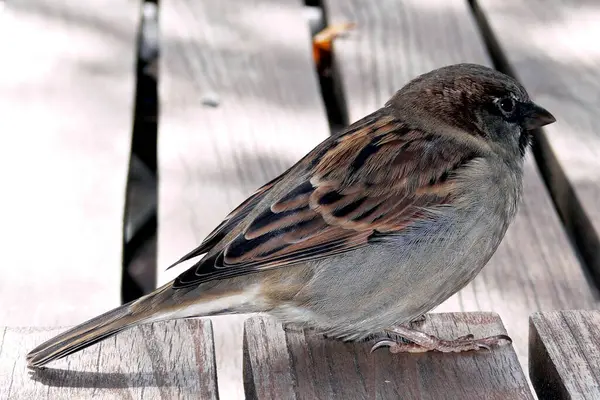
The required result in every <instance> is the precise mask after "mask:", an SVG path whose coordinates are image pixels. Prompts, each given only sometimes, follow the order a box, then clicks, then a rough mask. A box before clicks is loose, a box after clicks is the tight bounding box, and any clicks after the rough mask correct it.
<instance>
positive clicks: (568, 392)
mask: <svg viewBox="0 0 600 400" xmlns="http://www.w3.org/2000/svg"><path fill="white" fill-rule="evenodd" d="M529 326H530V333H529V359H530V363H529V376H530V378H531V381H532V383H533V386H534V387H535V390H536V392H537V394H538V397H539V398H540V399H556V400H563V399H565V400H566V399H590V400H591V399H598V398H600V363H598V360H600V311H597V310H593V311H592V310H577V311H553V312H543V313H535V314H533V315H532V316H531V318H530V320H529Z"/></svg>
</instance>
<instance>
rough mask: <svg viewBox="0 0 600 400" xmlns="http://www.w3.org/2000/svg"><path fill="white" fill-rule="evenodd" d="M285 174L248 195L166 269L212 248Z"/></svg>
mask: <svg viewBox="0 0 600 400" xmlns="http://www.w3.org/2000/svg"><path fill="white" fill-rule="evenodd" d="M284 175H285V174H282V175H279V176H278V177H276V178H275V179H273V180H271V181H269V182H268V183H266V184H264V185H263V186H261V187H260V188H259V189H257V190H256V191H255V192H254V193H253V194H252V195H250V197H248V198H247V199H246V200H244V201H243V202H242V204H240V205H239V206H237V207H236V208H235V209H234V210H233V211H231V212H230V213H229V214H228V215H227V216H226V217H225V219H224V220H223V221H222V222H221V223H220V224H219V225H218V226H217V227H216V228H215V229H214V230H213V231H212V232H211V233H209V234H208V236H207V237H206V238H205V239H204V241H202V243H201V244H200V246H198V247H196V248H195V249H194V250H192V251H190V252H189V253H187V254H186V255H185V256H183V257H181V258H180V259H179V260H177V261H176V262H175V263H173V264H171V265H170V266H168V267H167V270H168V269H171V268H173V267H174V266H176V265H178V264H181V263H182V262H184V261H187V260H191V259H192V258H194V257H197V256H199V255H202V254H204V253H206V252H208V251H209V250H210V249H212V248H213V247H214V246H215V245H216V244H218V243H219V242H220V241H221V240H223V238H224V237H225V236H226V235H227V234H228V233H229V232H230V230H231V229H232V228H233V227H234V226H236V225H237V224H238V223H239V222H241V221H242V220H243V219H244V218H245V217H246V216H247V215H248V213H249V212H250V211H252V209H253V208H254V207H255V206H256V205H257V204H258V203H259V202H260V201H261V200H262V199H263V198H264V196H265V194H266V193H267V192H268V191H269V189H271V188H272V187H273V186H274V185H275V184H276V183H277V182H279V181H280V180H281V179H282V178H283V176H284Z"/></svg>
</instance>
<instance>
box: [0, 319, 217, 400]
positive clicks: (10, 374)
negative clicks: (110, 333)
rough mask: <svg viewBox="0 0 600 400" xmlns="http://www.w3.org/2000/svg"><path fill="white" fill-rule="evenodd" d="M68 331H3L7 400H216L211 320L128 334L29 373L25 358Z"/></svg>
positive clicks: (1, 379)
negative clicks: (48, 341)
mask: <svg viewBox="0 0 600 400" xmlns="http://www.w3.org/2000/svg"><path fill="white" fill-rule="evenodd" d="M60 331H62V329H41V328H0V398H1V399H6V400H8V399H19V400H20V399H52V400H57V399H84V398H86V399H87V398H100V399H115V398H119V399H144V400H148V399H186V398H187V399H189V398H198V399H207V400H208V399H217V398H218V396H217V383H216V382H217V376H216V365H215V358H214V345H213V334H212V326H211V322H210V321H208V320H199V319H191V320H183V321H171V322H166V323H155V324H149V325H144V326H141V327H135V328H132V329H130V330H127V331H124V332H122V333H120V334H118V335H116V336H114V337H112V338H110V339H107V340H105V341H103V342H101V343H100V344H96V345H94V346H91V347H89V348H87V349H85V350H83V351H81V352H79V353H76V354H73V355H71V356H68V357H67V358H64V359H62V360H59V361H56V362H54V363H52V364H49V365H48V368H46V369H43V370H28V369H27V367H26V364H25V354H26V353H27V351H29V350H31V348H33V347H34V346H35V345H36V344H39V343H40V342H42V341H43V340H46V339H49V338H50V337H52V336H53V335H55V334H57V333H59V332H60Z"/></svg>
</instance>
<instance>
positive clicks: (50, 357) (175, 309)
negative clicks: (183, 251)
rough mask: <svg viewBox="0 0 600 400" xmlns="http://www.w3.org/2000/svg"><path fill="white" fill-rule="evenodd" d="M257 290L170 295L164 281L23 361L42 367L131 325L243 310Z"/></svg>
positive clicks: (194, 291)
mask: <svg viewBox="0 0 600 400" xmlns="http://www.w3.org/2000/svg"><path fill="white" fill-rule="evenodd" d="M257 293H258V291H257V289H256V288H255V287H254V286H250V287H248V288H246V290H245V291H243V292H240V291H239V290H220V291H218V292H214V293H210V292H206V293H204V294H205V296H202V295H199V294H198V293H197V291H196V290H193V291H192V290H190V291H189V296H187V297H186V292H181V294H180V295H178V296H174V292H173V288H172V283H168V284H166V285H164V286H162V287H161V288H158V289H156V290H155V291H154V292H152V293H150V294H147V295H146V296H143V297H141V298H139V299H138V300H135V301H133V302H131V303H128V304H125V305H122V306H120V307H117V308H115V309H114V310H111V311H108V312H106V313H104V314H102V315H100V316H98V317H96V318H93V319H91V320H89V321H87V322H84V323H83V324H81V325H78V326H76V327H74V328H72V329H69V330H68V331H66V332H64V333H61V334H60V335H58V336H56V337H54V338H52V339H50V340H48V341H46V342H44V343H42V344H41V345H39V346H37V347H36V348H35V349H33V350H32V351H31V352H30V353H29V354H27V364H28V365H29V367H32V368H38V367H42V366H44V365H45V364H47V363H49V362H51V361H54V360H58V359H60V358H63V357H65V356H68V355H69V354H72V353H75V352H77V351H79V350H82V349H84V348H86V347H88V346H91V345H93V344H94V343H97V342H99V341H101V340H104V339H106V338H108V337H110V336H112V335H115V334H117V333H119V332H121V331H123V330H125V329H128V328H131V327H133V326H135V325H140V324H144V323H149V322H157V321H164V320H169V319H173V318H189V317H197V316H211V315H218V314H223V313H230V312H238V311H239V310H243V311H244V312H246V311H247V309H246V308H244V306H247V305H248V304H249V303H251V302H252V300H253V299H254V298H255V297H256V296H257ZM257 311H259V310H258V309H257Z"/></svg>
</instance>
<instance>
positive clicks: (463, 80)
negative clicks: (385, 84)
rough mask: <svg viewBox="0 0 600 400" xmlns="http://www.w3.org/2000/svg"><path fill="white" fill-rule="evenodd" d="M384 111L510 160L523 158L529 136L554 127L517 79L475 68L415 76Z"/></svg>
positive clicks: (464, 66) (455, 67) (454, 67)
mask: <svg viewBox="0 0 600 400" xmlns="http://www.w3.org/2000/svg"><path fill="white" fill-rule="evenodd" d="M388 106H391V107H392V108H393V109H394V111H395V112H399V113H400V114H401V115H402V117H403V118H406V119H408V120H409V121H408V122H409V123H413V124H415V125H422V126H421V128H423V129H427V130H432V129H433V130H435V131H438V132H439V133H440V134H444V133H448V134H452V135H456V134H457V133H458V134H460V132H466V133H467V134H468V135H471V136H474V137H477V138H480V139H483V141H485V142H486V143H487V144H488V145H489V146H490V148H491V149H492V150H494V151H496V152H498V153H503V155H506V156H508V157H513V156H514V155H515V154H518V155H520V156H521V158H522V157H523V156H524V155H525V153H526V151H527V147H528V145H529V143H530V140H531V133H532V131H533V130H535V129H537V128H540V127H542V126H544V125H547V124H550V123H552V122H554V121H556V119H555V118H554V116H553V115H552V114H550V113H549V112H548V111H547V110H545V109H544V108H542V107H540V106H538V105H537V104H535V103H534V102H532V101H531V100H530V98H529V95H528V94H527V91H526V90H525V88H524V87H523V86H522V85H521V84H520V83H519V82H517V81H516V80H515V79H513V78H511V77H510V76H508V75H505V74H503V73H501V72H498V71H496V70H493V69H491V68H488V67H485V66H482V65H477V64H457V65H451V66H447V67H443V68H439V69H436V70H433V71H431V72H429V73H426V74H423V75H421V76H418V77H417V78H415V79H413V80H412V81H410V82H409V83H408V84H406V86H404V87H403V88H402V89H400V90H399V91H398V92H397V93H396V94H395V95H394V97H392V99H391V100H390V101H389V102H388Z"/></svg>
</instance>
